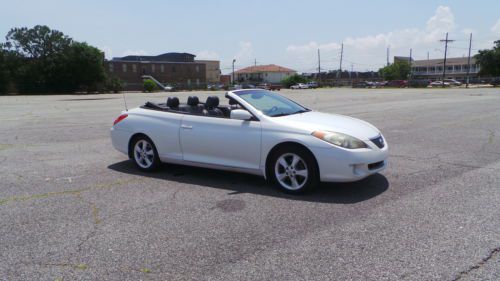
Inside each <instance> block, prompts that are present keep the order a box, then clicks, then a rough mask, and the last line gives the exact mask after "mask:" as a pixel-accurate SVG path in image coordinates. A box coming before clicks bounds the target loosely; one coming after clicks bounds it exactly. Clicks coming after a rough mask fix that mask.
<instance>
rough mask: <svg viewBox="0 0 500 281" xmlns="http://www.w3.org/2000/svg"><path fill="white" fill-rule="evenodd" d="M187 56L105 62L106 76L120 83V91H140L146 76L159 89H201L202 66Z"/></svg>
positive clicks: (203, 66)
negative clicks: (120, 81) (121, 85)
mask: <svg viewBox="0 0 500 281" xmlns="http://www.w3.org/2000/svg"><path fill="white" fill-rule="evenodd" d="M194 58H195V55H192V54H188V53H165V54H161V55H158V56H125V57H119V58H113V59H112V60H109V61H106V62H105V68H106V71H107V72H108V74H109V75H110V76H113V77H116V78H119V79H120V80H122V81H123V86H124V90H127V91H140V90H142V89H143V78H142V77H143V76H144V75H149V76H152V77H153V78H154V79H156V80H157V81H159V82H160V83H162V84H163V85H173V86H175V87H176V88H179V89H198V88H205V87H206V84H207V71H206V63H203V62H198V61H195V60H194Z"/></svg>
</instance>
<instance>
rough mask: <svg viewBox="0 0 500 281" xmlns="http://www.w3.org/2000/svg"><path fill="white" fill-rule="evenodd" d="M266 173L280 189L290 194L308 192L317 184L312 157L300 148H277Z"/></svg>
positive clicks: (316, 171) (316, 172) (315, 166)
mask: <svg viewBox="0 0 500 281" xmlns="http://www.w3.org/2000/svg"><path fill="white" fill-rule="evenodd" d="M268 171H269V174H268V175H269V176H270V178H271V179H272V180H273V181H274V182H275V183H276V184H277V185H278V186H279V187H280V189H281V190H283V191H285V192H286V193H290V194H301V193H305V192H308V191H310V190H312V189H313V188H314V187H316V186H317V184H318V182H319V180H318V178H319V176H318V169H317V165H316V160H315V159H314V156H313V155H312V154H311V153H310V152H309V151H307V150H305V149H303V148H301V147H296V146H284V147H281V148H278V150H276V151H275V152H274V153H273V156H272V158H271V161H270V165H269V166H268Z"/></svg>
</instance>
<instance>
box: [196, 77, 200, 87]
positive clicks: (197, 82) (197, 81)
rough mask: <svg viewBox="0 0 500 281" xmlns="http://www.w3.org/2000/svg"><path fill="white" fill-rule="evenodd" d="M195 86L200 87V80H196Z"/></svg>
mask: <svg viewBox="0 0 500 281" xmlns="http://www.w3.org/2000/svg"><path fill="white" fill-rule="evenodd" d="M196 85H197V86H199V85H200V79H198V78H196Z"/></svg>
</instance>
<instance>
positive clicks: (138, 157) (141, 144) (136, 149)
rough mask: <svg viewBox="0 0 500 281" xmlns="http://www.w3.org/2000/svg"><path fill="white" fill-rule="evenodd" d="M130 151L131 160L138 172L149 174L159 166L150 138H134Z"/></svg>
mask: <svg viewBox="0 0 500 281" xmlns="http://www.w3.org/2000/svg"><path fill="white" fill-rule="evenodd" d="M132 149H133V151H132V160H134V163H135V165H136V166H137V168H139V169H140V170H143V171H148V172H149V171H154V170H156V169H157V168H158V167H159V166H160V157H159V156H158V151H156V147H155V145H154V143H153V141H151V139H150V138H148V137H146V136H140V137H137V138H135V140H134V142H133V145H132Z"/></svg>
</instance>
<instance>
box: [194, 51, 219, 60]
mask: <svg viewBox="0 0 500 281" xmlns="http://www.w3.org/2000/svg"><path fill="white" fill-rule="evenodd" d="M196 59H197V60H218V59H219V55H218V54H217V53H216V52H212V51H208V50H203V51H201V52H199V53H198V54H196Z"/></svg>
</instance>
